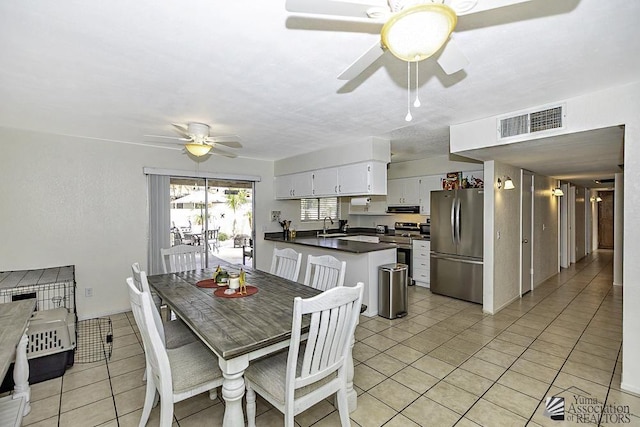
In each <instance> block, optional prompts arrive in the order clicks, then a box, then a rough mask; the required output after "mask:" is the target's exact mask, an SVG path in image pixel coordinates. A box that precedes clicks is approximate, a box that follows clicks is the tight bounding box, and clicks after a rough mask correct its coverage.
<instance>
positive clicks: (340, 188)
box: [338, 185, 342, 193]
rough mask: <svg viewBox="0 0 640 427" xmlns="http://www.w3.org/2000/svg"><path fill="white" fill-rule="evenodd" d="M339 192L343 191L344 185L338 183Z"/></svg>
mask: <svg viewBox="0 0 640 427" xmlns="http://www.w3.org/2000/svg"><path fill="white" fill-rule="evenodd" d="M338 193H342V185H338Z"/></svg>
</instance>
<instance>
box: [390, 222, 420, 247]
mask: <svg viewBox="0 0 640 427" xmlns="http://www.w3.org/2000/svg"><path fill="white" fill-rule="evenodd" d="M420 237H421V236H420V224H419V223H417V222H396V223H395V231H394V234H393V235H388V236H380V241H381V242H385V243H395V244H397V245H398V247H401V246H402V247H403V248H405V249H411V241H412V240H413V239H417V238H420Z"/></svg>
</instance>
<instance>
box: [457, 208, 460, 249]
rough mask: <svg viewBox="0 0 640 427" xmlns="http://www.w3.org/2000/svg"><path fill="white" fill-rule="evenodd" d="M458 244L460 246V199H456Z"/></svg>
mask: <svg viewBox="0 0 640 427" xmlns="http://www.w3.org/2000/svg"><path fill="white" fill-rule="evenodd" d="M456 204H457V207H456V244H457V245H459V244H460V199H458V198H457V197H456Z"/></svg>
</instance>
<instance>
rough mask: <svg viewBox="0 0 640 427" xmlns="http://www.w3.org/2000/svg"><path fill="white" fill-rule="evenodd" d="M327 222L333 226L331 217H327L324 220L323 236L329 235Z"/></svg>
mask: <svg viewBox="0 0 640 427" xmlns="http://www.w3.org/2000/svg"><path fill="white" fill-rule="evenodd" d="M327 220H329V221H331V224H333V220H332V219H331V217H330V216H325V217H324V219H323V220H322V234H327Z"/></svg>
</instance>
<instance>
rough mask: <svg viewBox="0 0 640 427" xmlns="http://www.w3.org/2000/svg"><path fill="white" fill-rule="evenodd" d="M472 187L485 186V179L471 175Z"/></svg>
mask: <svg viewBox="0 0 640 427" xmlns="http://www.w3.org/2000/svg"><path fill="white" fill-rule="evenodd" d="M469 183H470V185H471V188H484V181H483V180H482V179H480V178H476V177H474V176H473V175H471V181H469Z"/></svg>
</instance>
